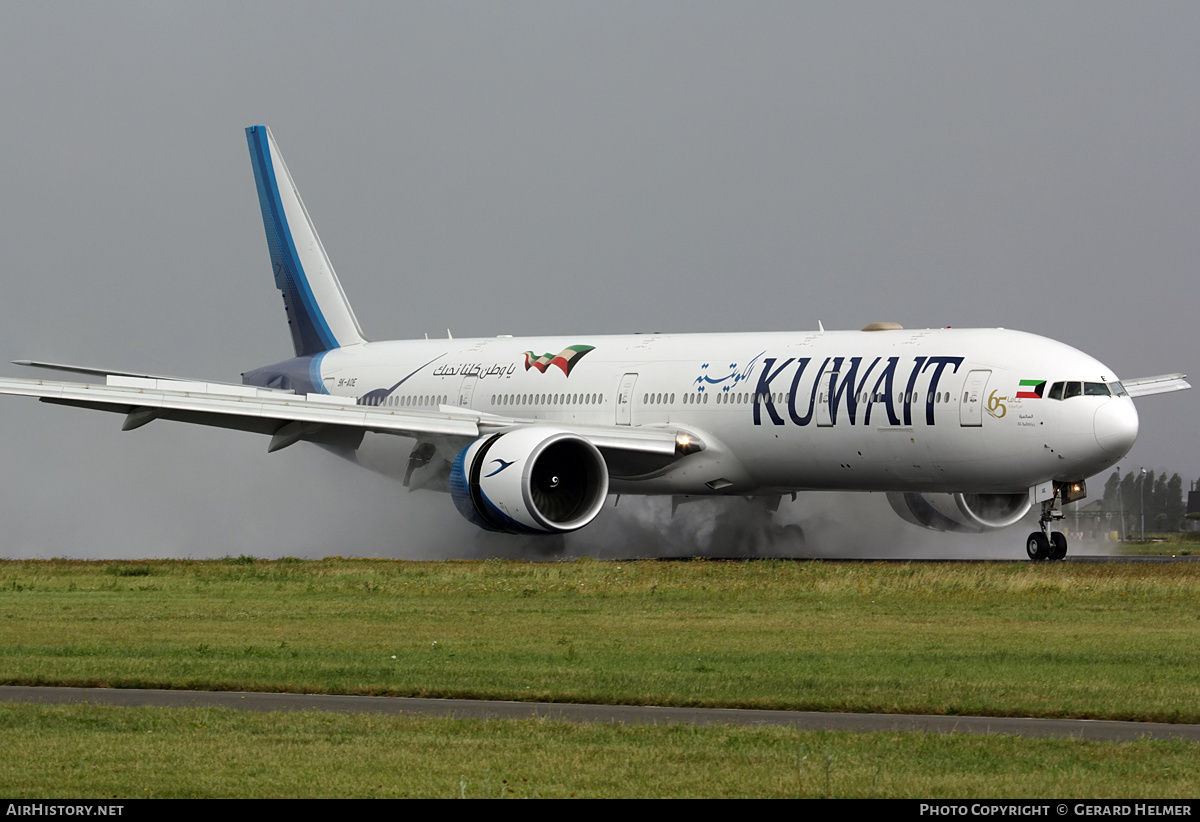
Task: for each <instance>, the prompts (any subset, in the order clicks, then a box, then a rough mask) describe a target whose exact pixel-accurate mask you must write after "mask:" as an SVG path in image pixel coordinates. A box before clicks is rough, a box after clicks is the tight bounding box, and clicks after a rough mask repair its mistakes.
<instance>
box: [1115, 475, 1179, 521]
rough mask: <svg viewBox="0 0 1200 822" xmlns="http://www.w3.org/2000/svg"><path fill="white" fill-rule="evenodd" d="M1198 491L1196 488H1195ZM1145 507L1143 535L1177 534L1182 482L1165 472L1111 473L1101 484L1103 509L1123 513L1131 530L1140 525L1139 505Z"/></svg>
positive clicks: (1176, 476) (1177, 476)
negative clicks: (1162, 532) (1157, 532)
mask: <svg viewBox="0 0 1200 822" xmlns="http://www.w3.org/2000/svg"><path fill="white" fill-rule="evenodd" d="M1198 487H1200V486H1198ZM1143 501H1144V504H1145V506H1146V510H1145V513H1146V519H1145V523H1146V530H1147V531H1178V530H1180V529H1181V528H1182V527H1183V521H1184V516H1185V515H1186V513H1187V503H1186V502H1184V497H1183V479H1182V478H1181V477H1180V476H1179V475H1178V474H1172V475H1171V476H1170V478H1169V479H1168V477H1167V472H1166V471H1164V472H1162V473H1161V474H1158V475H1155V473H1154V472H1153V471H1146V473H1144V474H1143V473H1142V472H1141V471H1129V472H1127V473H1126V474H1125V475H1124V476H1122V475H1121V472H1120V471H1113V473H1112V476H1110V477H1109V478H1108V481H1107V482H1106V483H1104V509H1105V510H1106V511H1123V512H1124V514H1125V522H1126V523H1127V524H1128V527H1129V528H1130V529H1131V530H1134V529H1137V528H1139V527H1140V526H1141V523H1142V505H1143Z"/></svg>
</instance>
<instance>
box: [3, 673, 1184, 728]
mask: <svg viewBox="0 0 1200 822" xmlns="http://www.w3.org/2000/svg"><path fill="white" fill-rule="evenodd" d="M0 701H8V702H41V703H45V704H62V703H86V704H91V705H116V706H135V705H149V706H157V707H162V708H209V707H217V708H235V709H240V710H247V711H337V712H341V713H362V714H366V713H381V714H421V715H428V716H442V717H451V718H456V719H530V718H540V719H554V720H564V721H568V722H617V723H625V724H629V725H635V724H666V723H672V722H677V723H684V724H690V725H783V726H790V727H794V728H798V729H801V730H823V731H855V732H863V731H903V732H917V733H960V734H1010V735H1013V736H1027V737H1041V736H1054V737H1068V738H1075V739H1093V740H1100V741H1108V742H1129V741H1133V740H1138V739H1161V740H1167V739H1171V740H1184V741H1189V742H1200V725H1182V724H1181V725H1173V724H1169V723H1165V722H1115V721H1110V720H1094V719H1031V718H1025V717H991V716H928V715H909V714H845V713H821V712H816V711H760V710H750V709H743V708H665V707H654V706H641V705H577V704H570V703H557V702H503V701H494V702H493V701H489V700H481V699H417V698H411V697H387V696H339V695H336V694H265V693H251V692H245V691H161V690H133V689H129V690H125V689H115V688H43V687H26V686H17V685H6V686H0Z"/></svg>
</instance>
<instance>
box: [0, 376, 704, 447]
mask: <svg viewBox="0 0 1200 822" xmlns="http://www.w3.org/2000/svg"><path fill="white" fill-rule="evenodd" d="M61 370H68V369H66V368H63V369H61ZM76 370H79V369H76ZM0 394H12V395H16V396H26V397H38V398H39V399H40V400H41V401H42V402H48V403H53V404H55V405H70V406H75V407H77V408H91V409H94V410H99V411H109V412H113V413H118V414H124V415H125V422H124V425H123V426H122V427H123V430H126V431H129V430H132V429H134V428H139V427H141V426H142V425H145V424H146V423H148V422H151V421H153V420H157V419H165V420H176V421H179V422H188V423H193V424H197V425H210V426H216V427H218V428H231V429H235V430H239V431H252V432H255V433H259V434H267V435H269V436H270V437H271V442H270V444H269V445H268V446H267V451H268V452H271V451H278V450H279V449H281V448H286V447H287V446H289V445H291V444H293V443H295V442H299V441H300V440H307V441H311V442H317V443H323V444H329V445H343V446H347V447H351V448H356V447H357V446H358V444H359V443H360V442H361V441H362V435H363V434H364V433H365V432H367V431H371V432H376V433H383V434H394V435H397V436H406V437H413V438H417V439H430V438H438V439H441V440H444V441H448V442H451V443H457V444H459V445H460V446H461V447H466V445H468V444H469V443H471V442H472V441H473V440H475V439H478V438H479V437H481V436H485V435H487V434H491V433H495V432H498V431H503V430H506V429H509V428H516V427H525V426H530V425H538V426H545V427H553V428H561V429H567V430H570V431H572V432H574V433H576V434H578V435H580V436H582V437H584V438H586V439H588V440H590V441H591V442H592V443H593V444H594V445H595V446H596V447H597V448H599V449H600V450H601V451H606V450H616V451H633V452H639V453H646V454H658V455H671V454H674V453H676V450H677V445H676V438H677V436H678V435H679V434H680V433H681V432H678V431H676V430H674V429H668V428H649V427H639V428H632V427H628V426H617V425H612V426H608V425H580V424H574V423H556V422H554V421H545V420H530V419H522V418H516V417H498V416H493V415H490V414H482V413H480V412H478V411H472V410H470V409H466V408H457V407H455V406H441V407H440V408H439V409H438V410H437V411H416V410H412V409H395V408H388V407H378V406H364V405H358V404H357V403H356V401H355V399H354V398H352V397H339V396H332V395H327V394H308V395H304V394H295V393H292V392H290V391H280V390H276V389H271V388H258V387H255V386H250V385H236V384H231V383H213V382H200V381H191V380H179V379H166V378H156V377H143V376H128V375H126V374H109V375H107V376H106V379H105V380H104V381H103V382H96V383H85V382H56V381H52V380H26V379H13V378H0Z"/></svg>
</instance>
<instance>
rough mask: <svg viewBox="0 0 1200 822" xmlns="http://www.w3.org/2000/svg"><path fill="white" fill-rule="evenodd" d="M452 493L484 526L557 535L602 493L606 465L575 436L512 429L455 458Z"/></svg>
mask: <svg viewBox="0 0 1200 822" xmlns="http://www.w3.org/2000/svg"><path fill="white" fill-rule="evenodd" d="M450 494H451V496H452V497H453V498H454V505H455V507H456V508H458V511H459V513H461V514H462V515H463V516H464V517H466V518H467V519H468V520H470V521H471V522H473V523H475V524H476V525H478V526H479V527H480V528H484V529H486V530H488V531H502V532H504V533H508V534H559V533H565V532H567V531H574V530H576V529H577V528H582V527H583V526H585V525H587V524H588V523H589V522H591V521H592V520H593V519H595V518H596V515H597V514H598V513H600V509H601V508H602V507H604V498H605V497H606V496H607V495H608V467H607V465H605V462H604V457H603V456H601V454H600V451H599V450H598V449H597V448H596V446H595V445H593V444H592V443H591V442H589V441H588V440H586V439H584V438H583V437H580V436H579V435H578V434H572V433H570V432H568V431H561V430H557V429H549V428H517V429H513V430H511V431H504V432H501V433H499V434H493V435H491V436H488V437H480V438H479V439H477V440H475V442H473V443H471V444H470V445H468V446H467V447H466V448H464V449H463V450H462V452H460V453H459V455H458V457H456V458H455V460H454V464H453V465H452V466H451V468H450Z"/></svg>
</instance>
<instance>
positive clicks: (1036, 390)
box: [1016, 380, 1046, 400]
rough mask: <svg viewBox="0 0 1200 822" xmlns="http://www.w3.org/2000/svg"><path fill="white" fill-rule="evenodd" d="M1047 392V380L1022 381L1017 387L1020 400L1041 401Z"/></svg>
mask: <svg viewBox="0 0 1200 822" xmlns="http://www.w3.org/2000/svg"><path fill="white" fill-rule="evenodd" d="M1045 390H1046V381H1045V380H1021V382H1020V384H1018V385H1017V397H1016V398H1017V399H1018V400H1040V399H1041V398H1042V392H1044V391H1045Z"/></svg>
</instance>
